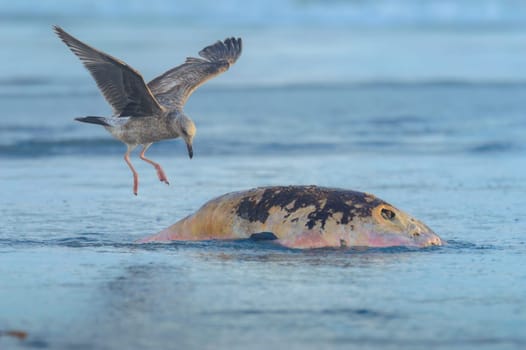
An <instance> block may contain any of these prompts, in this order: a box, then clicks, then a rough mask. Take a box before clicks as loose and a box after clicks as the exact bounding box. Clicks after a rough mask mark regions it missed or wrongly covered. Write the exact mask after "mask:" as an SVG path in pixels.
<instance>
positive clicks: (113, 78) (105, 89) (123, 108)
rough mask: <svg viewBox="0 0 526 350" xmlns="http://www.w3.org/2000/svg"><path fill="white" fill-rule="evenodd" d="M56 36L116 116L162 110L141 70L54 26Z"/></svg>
mask: <svg viewBox="0 0 526 350" xmlns="http://www.w3.org/2000/svg"><path fill="white" fill-rule="evenodd" d="M53 29H54V31H55V33H57V35H58V36H59V38H60V39H61V40H62V41H63V42H64V43H65V44H66V45H67V46H68V47H69V48H70V49H71V51H72V52H73V53H74V54H75V55H77V57H78V58H80V60H81V61H82V63H83V64H84V66H85V67H86V68H87V69H88V71H89V72H90V73H91V75H92V76H93V78H94V79H95V81H96V82H97V86H98V87H99V89H100V91H101V92H102V95H103V96H104V98H105V99H106V101H108V103H109V104H110V105H111V106H112V107H113V113H114V115H116V116H132V117H145V116H152V115H157V114H159V113H160V112H161V111H162V109H163V108H162V107H161V106H160V105H159V103H158V102H157V100H156V99H155V97H153V95H152V93H151V92H150V90H149V89H148V87H147V86H146V84H145V82H144V79H143V78H142V76H141V74H140V73H139V72H137V71H136V70H135V69H133V68H132V67H130V66H128V65H127V64H126V63H124V62H122V61H121V60H118V59H117V58H114V57H112V56H110V55H108V54H105V53H104V52H101V51H99V50H97V49H95V48H93V47H91V46H89V45H86V44H84V43H83V42H82V41H80V40H78V39H76V38H74V37H73V36H71V35H70V34H68V33H66V32H65V31H64V30H63V29H62V28H60V27H59V26H53Z"/></svg>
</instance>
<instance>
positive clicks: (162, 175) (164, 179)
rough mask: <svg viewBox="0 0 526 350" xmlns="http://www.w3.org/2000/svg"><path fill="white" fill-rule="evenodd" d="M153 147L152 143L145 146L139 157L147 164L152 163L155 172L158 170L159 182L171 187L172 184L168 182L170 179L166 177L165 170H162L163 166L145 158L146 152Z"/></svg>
mask: <svg viewBox="0 0 526 350" xmlns="http://www.w3.org/2000/svg"><path fill="white" fill-rule="evenodd" d="M151 145H152V144H151V143H148V144H146V145H144V146H143V148H142V151H141V154H140V155H139V157H140V158H141V159H142V160H144V161H145V162H147V163H150V164H151V165H153V167H154V168H155V170H157V177H158V178H159V181H161V182H164V183H165V184H167V185H169V184H170V183H169V182H168V178H167V177H166V175H165V173H164V170H163V168H161V166H160V165H159V164H158V163H156V162H154V161H153V160H151V159H148V158H146V157H145V156H144V153H146V151H147V150H148V148H150V146H151Z"/></svg>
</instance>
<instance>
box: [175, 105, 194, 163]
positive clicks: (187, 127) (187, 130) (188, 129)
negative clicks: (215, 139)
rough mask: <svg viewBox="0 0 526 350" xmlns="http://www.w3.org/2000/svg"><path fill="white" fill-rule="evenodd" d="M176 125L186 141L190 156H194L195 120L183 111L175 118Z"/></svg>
mask: <svg viewBox="0 0 526 350" xmlns="http://www.w3.org/2000/svg"><path fill="white" fill-rule="evenodd" d="M175 127H176V130H177V132H178V133H179V136H181V137H182V138H183V140H184V142H185V143H186V148H187V149H188V157H190V158H192V157H193V156H194V151H193V148H192V142H193V139H194V136H195V132H196V129H195V124H194V122H193V121H192V119H190V118H189V117H188V116H187V115H186V114H183V113H181V114H179V115H178V116H177V117H176V118H175Z"/></svg>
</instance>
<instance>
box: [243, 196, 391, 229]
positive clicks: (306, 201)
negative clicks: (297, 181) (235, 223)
mask: <svg viewBox="0 0 526 350" xmlns="http://www.w3.org/2000/svg"><path fill="white" fill-rule="evenodd" d="M366 197H367V198H368V200H366ZM371 198H372V200H371ZM382 203H384V202H383V201H382V200H380V199H378V198H376V197H372V196H371V195H368V194H365V193H362V192H355V191H348V190H342V189H335V188H326V187H317V186H288V187H285V186H279V187H268V188H265V189H264V192H263V194H262V196H261V199H259V200H258V199H257V198H256V196H251V197H246V198H243V200H242V201H241V202H240V203H239V205H238V207H237V210H236V213H237V215H238V216H240V217H241V218H243V219H245V220H248V221H250V222H254V221H259V222H261V223H264V222H266V221H267V219H268V217H269V215H270V213H269V210H270V209H271V208H273V207H279V208H280V209H282V210H285V211H286V212H287V213H288V214H287V215H286V216H285V217H286V218H287V217H289V216H290V215H291V214H293V213H294V212H296V211H297V210H298V209H300V208H305V207H310V206H312V207H314V208H313V210H312V212H310V213H309V214H308V216H307V218H308V219H309V220H308V221H307V222H306V223H305V226H306V227H308V228H309V229H312V228H313V227H314V226H316V224H318V223H319V224H320V227H321V228H322V229H324V228H325V223H326V222H327V219H329V218H330V217H333V216H334V215H336V214H338V213H339V214H341V219H340V220H339V222H338V223H339V224H343V225H346V224H348V223H349V222H351V221H352V220H353V219H354V218H355V217H369V216H371V213H372V210H373V209H374V208H376V207H377V206H378V205H380V204H382ZM293 220H296V221H297V218H296V219H292V220H291V221H293Z"/></svg>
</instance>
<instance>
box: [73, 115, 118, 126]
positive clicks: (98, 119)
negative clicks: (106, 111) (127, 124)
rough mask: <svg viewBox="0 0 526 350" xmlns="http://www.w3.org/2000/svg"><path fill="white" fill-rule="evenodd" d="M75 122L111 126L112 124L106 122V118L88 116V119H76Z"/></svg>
mask: <svg viewBox="0 0 526 350" xmlns="http://www.w3.org/2000/svg"><path fill="white" fill-rule="evenodd" d="M75 120H78V121H79V122H83V123H90V124H99V125H104V126H111V125H110V124H108V122H107V121H106V118H104V117H93V116H87V117H80V118H75Z"/></svg>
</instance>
